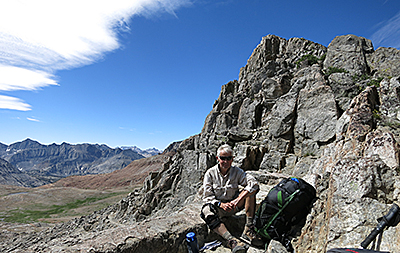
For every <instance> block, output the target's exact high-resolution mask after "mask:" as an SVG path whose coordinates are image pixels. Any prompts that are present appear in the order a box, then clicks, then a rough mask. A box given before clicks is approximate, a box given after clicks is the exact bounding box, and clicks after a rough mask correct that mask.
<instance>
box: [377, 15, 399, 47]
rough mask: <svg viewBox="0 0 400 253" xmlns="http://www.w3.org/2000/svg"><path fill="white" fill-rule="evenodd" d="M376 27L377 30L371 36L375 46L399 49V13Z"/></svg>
mask: <svg viewBox="0 0 400 253" xmlns="http://www.w3.org/2000/svg"><path fill="white" fill-rule="evenodd" d="M377 27H378V30H377V31H376V32H375V33H374V34H373V35H372V36H371V40H372V42H373V43H374V45H375V46H377V47H379V46H384V47H395V48H398V49H399V48H400V12H398V13H397V14H396V15H395V16H394V17H392V18H391V19H389V20H387V21H385V22H382V23H380V24H379V25H378V26H377Z"/></svg>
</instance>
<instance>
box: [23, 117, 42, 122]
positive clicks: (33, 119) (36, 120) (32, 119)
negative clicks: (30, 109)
mask: <svg viewBox="0 0 400 253" xmlns="http://www.w3.org/2000/svg"><path fill="white" fill-rule="evenodd" d="M26 119H27V120H29V121H35V122H40V120H38V119H35V118H26Z"/></svg>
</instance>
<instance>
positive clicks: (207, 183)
mask: <svg viewBox="0 0 400 253" xmlns="http://www.w3.org/2000/svg"><path fill="white" fill-rule="evenodd" d="M212 185H213V182H212V177H211V175H210V171H207V172H206V174H205V175H204V181H203V188H204V193H203V201H204V202H205V203H211V204H213V205H216V204H217V203H218V202H219V201H218V200H217V199H216V197H215V193H214V190H213V187H212Z"/></svg>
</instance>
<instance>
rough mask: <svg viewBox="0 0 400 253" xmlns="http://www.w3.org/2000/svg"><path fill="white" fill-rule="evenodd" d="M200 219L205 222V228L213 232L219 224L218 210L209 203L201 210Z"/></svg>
mask: <svg viewBox="0 0 400 253" xmlns="http://www.w3.org/2000/svg"><path fill="white" fill-rule="evenodd" d="M200 217H201V218H202V219H203V220H204V221H205V222H206V224H207V226H208V227H209V228H210V229H211V230H213V229H215V228H217V227H219V225H220V224H221V220H220V219H219V217H218V210H217V209H216V207H215V206H214V205H212V204H211V203H207V204H205V205H204V206H203V208H202V209H201V214H200Z"/></svg>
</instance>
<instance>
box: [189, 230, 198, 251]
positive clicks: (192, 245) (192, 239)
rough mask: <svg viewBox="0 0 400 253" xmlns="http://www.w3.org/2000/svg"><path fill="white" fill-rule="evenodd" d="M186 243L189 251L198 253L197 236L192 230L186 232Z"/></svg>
mask: <svg viewBox="0 0 400 253" xmlns="http://www.w3.org/2000/svg"><path fill="white" fill-rule="evenodd" d="M186 244H187V247H188V252H189V253H199V245H198V244H197V237H196V234H195V233H194V232H189V233H187V234H186Z"/></svg>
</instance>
